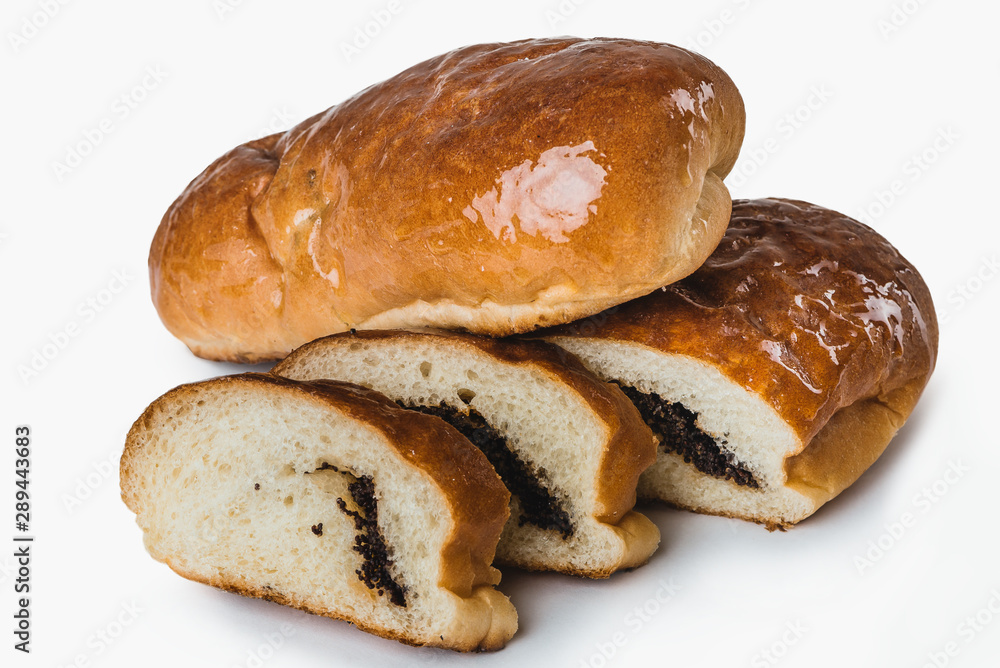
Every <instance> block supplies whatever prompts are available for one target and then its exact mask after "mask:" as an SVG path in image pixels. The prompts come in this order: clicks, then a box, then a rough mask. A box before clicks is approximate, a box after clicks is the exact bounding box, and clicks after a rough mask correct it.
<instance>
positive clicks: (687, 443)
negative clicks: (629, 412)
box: [619, 385, 760, 489]
mask: <svg viewBox="0 0 1000 668" xmlns="http://www.w3.org/2000/svg"><path fill="white" fill-rule="evenodd" d="M619 387H621V388H622V392H624V393H625V395H626V396H627V397H628V398H629V399H631V400H632V403H634V404H635V407H636V408H638V409H639V414H640V415H642V419H643V420H645V422H646V424H647V425H649V428H650V429H652V430H653V433H654V434H656V435H657V436H658V437H659V439H660V445H661V447H663V449H664V450H666V451H667V452H675V453H677V454H679V455H680V456H681V457H683V458H684V461H685V462H687V463H689V464H694V467H695V468H696V469H698V470H699V471H701V472H702V473H705V474H707V475H710V476H715V477H716V478H725V479H726V480H732V481H733V482H735V483H736V484H737V485H741V486H743V487H750V488H752V489H759V488H760V483H758V482H757V480H756V478H754V477H753V474H752V473H750V471H748V470H747V469H746V468H744V467H743V465H742V464H740V462H739V461H737V459H736V456H735V455H733V453H731V452H729V451H726V450H723V449H722V445H725V441H723V442H722V443H721V444H720V443H718V442H717V441H716V440H715V439H714V438H712V437H711V436H709V435H708V434H706V433H705V432H703V431H702V430H701V429H699V428H698V425H697V424H696V421H697V420H698V414H697V413H695V412H693V411H690V410H688V409H687V408H685V407H684V406H683V405H682V404H679V403H671V402H669V401H666V400H664V399H663V398H662V397H660V396H659V395H658V394H647V393H645V392H641V391H639V390H637V389H636V388H634V387H629V386H628V385H619Z"/></svg>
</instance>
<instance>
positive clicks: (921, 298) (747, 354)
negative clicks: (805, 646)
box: [539, 199, 938, 528]
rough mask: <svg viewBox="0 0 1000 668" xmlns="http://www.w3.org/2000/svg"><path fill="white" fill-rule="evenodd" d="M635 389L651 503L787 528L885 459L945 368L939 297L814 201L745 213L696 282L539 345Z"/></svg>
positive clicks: (743, 209)
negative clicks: (647, 440) (648, 451)
mask: <svg viewBox="0 0 1000 668" xmlns="http://www.w3.org/2000/svg"><path fill="white" fill-rule="evenodd" d="M539 334H540V335H541V336H543V337H544V338H545V339H546V340H548V341H551V342H554V343H557V344H559V345H560V346H563V347H564V348H566V349H567V350H569V351H570V352H572V353H573V354H575V355H577V356H578V357H579V358H580V359H582V360H583V361H584V363H585V364H586V365H587V366H588V367H589V368H590V369H591V370H593V371H594V372H595V373H596V374H597V375H598V376H600V377H602V378H605V379H607V380H613V381H614V382H617V383H619V384H620V385H622V386H623V387H624V388H625V389H626V392H627V393H628V394H630V396H631V397H633V398H634V399H635V400H636V403H637V405H638V407H639V409H640V412H642V413H644V417H645V418H646V419H647V422H648V423H649V424H650V425H651V426H652V428H653V431H654V433H657V432H658V433H659V435H660V437H661V440H662V441H663V443H662V445H663V447H662V448H661V450H660V452H659V455H658V459H657V462H656V463H655V464H654V465H653V466H651V467H650V468H649V469H648V470H647V471H646V473H644V474H643V476H642V478H641V479H640V482H639V495H640V497H645V498H654V499H662V500H664V501H667V502H669V503H672V504H674V505H677V506H680V507H683V508H689V509H692V510H697V511H699V512H706V513H713V514H719V515H727V516H731V517H740V518H744V519H748V520H754V521H757V522H761V523H764V524H766V525H768V526H769V527H772V528H774V527H786V526H788V525H791V524H794V523H796V522H798V521H799V520H801V519H803V518H805V517H808V516H809V515H811V514H812V513H813V512H815V511H816V510H817V509H818V508H819V507H820V506H821V505H822V504H824V503H826V502H827V501H829V500H830V499H831V498H833V497H834V496H836V495H837V494H839V493H840V492H841V491H842V490H844V489H845V488H846V487H847V486H848V485H850V484H851V483H853V482H854V481H855V480H856V479H857V478H858V477H859V476H860V475H861V474H862V473H863V472H864V471H865V470H866V469H867V468H868V467H869V466H871V464H872V463H873V462H874V461H875V460H876V459H877V458H878V457H879V455H880V454H881V453H882V451H883V450H884V449H885V447H886V445H887V444H888V443H889V441H890V439H891V438H892V437H893V435H894V434H895V433H896V431H897V430H898V429H899V428H900V426H902V424H903V422H904V421H905V420H906V418H907V416H908V415H909V414H910V412H911V411H912V410H913V407H914V405H915V404H916V402H917V399H918V398H919V397H920V394H921V391H922V390H923V388H924V385H925V384H926V383H927V380H928V378H929V377H930V374H931V372H932V370H933V369H934V363H935V359H936V356H937V341H938V328H937V320H936V317H935V313H934V305H933V303H932V301H931V295H930V292H929V291H928V289H927V286H926V285H925V284H924V281H923V279H922V278H921V277H920V274H919V273H918V272H917V270H916V269H915V268H914V267H913V265H911V264H910V263H909V262H907V261H906V260H905V259H904V258H903V257H902V256H901V255H900V254H899V252H898V251H896V249H895V248H893V247H892V246H891V245H890V244H889V243H888V242H887V241H886V240H885V239H884V238H882V237H881V236H880V235H879V234H878V233H876V232H875V231H874V230H872V229H870V228H868V227H866V226H864V225H862V224H861V223H859V222H857V221H854V220H852V219H850V218H848V217H846V216H843V215H841V214H839V213H836V212H834V211H830V210H829V209H824V208H822V207H819V206H815V205H813V204H808V203H806V202H798V201H792V200H779V199H764V200H752V201H748V200H738V201H736V202H734V203H733V218H732V222H731V223H730V227H729V230H728V231H727V232H726V236H725V238H724V239H723V240H722V243H720V244H719V247H718V248H717V249H716V250H715V252H714V253H713V255H712V256H711V257H710V258H709V259H708V261H707V262H706V263H705V265H704V266H703V267H701V268H700V269H699V270H698V271H696V272H695V273H694V274H692V275H691V276H689V277H687V278H686V279H684V280H683V281H680V282H678V283H675V284H673V285H671V286H668V287H666V288H664V289H663V290H659V291H656V292H654V293H653V294H651V295H649V296H647V297H644V298H642V299H638V300H635V301H633V302H630V303H628V304H625V305H623V306H621V307H619V308H617V309H612V310H609V311H607V312H606V313H603V314H600V315H598V316H595V317H593V318H590V319H588V320H584V321H581V322H580V323H574V324H572V325H568V326H563V327H557V328H554V329H551V330H546V331H544V332H541V333H539Z"/></svg>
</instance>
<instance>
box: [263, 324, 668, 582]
mask: <svg viewBox="0 0 1000 668" xmlns="http://www.w3.org/2000/svg"><path fill="white" fill-rule="evenodd" d="M560 352H562V351H560V349H558V348H556V347H555V346H552V345H549V344H546V343H543V342H541V341H510V340H496V339H489V338H485V337H480V336H473V335H471V334H458V333H453V332H434V331H424V332H407V331H385V330H383V331H370V332H358V333H356V334H351V333H345V334H338V335H334V336H329V337H326V338H323V339H319V340H318V341H313V342H312V343H308V344H306V345H305V346H303V347H301V348H299V349H297V350H295V351H294V352H292V354H291V355H289V356H288V357H286V358H285V359H284V360H283V361H281V362H280V363H279V364H278V365H277V366H276V367H275V368H274V371H273V372H274V373H276V374H280V375H282V376H286V377H289V378H294V379H298V380H314V379H323V378H331V379H335V380H346V381H350V382H354V383H358V384H360V385H364V386H365V387H371V388H373V389H375V390H378V391H379V392H383V393H385V394H386V395H387V396H388V397H389V398H391V399H393V400H394V401H396V402H397V403H398V404H400V405H403V406H408V407H411V408H413V409H414V411H415V412H417V411H420V412H429V413H430V414H432V415H437V416H439V417H441V418H443V419H444V420H446V421H449V422H451V423H452V424H454V425H455V426H456V427H457V428H458V429H459V431H461V432H462V433H463V434H464V435H465V436H466V437H468V438H469V440H470V441H472V443H473V444H474V445H476V446H477V447H478V448H480V449H481V450H482V451H483V452H484V453H485V454H486V456H487V458H488V459H489V460H490V462H491V463H493V464H494V466H495V467H496V469H497V472H498V473H499V474H500V478H501V480H503V482H504V484H505V485H506V486H507V488H508V490H509V491H510V492H511V516H510V519H509V520H508V521H507V524H506V526H505V527H504V530H503V533H502V534H501V537H500V544H499V546H498V547H497V557H496V558H497V562H498V563H501V564H512V565H515V566H520V567H522V568H529V569H532V570H547V571H560V572H564V573H572V574H575V575H583V576H587V577H596V578H605V577H608V576H609V575H610V574H611V573H613V572H615V571H617V570H619V569H622V568H632V567H635V566H639V565H641V564H644V563H645V562H646V560H647V559H649V556H650V555H651V554H652V553H653V551H654V550H655V549H656V546H657V545H658V544H659V541H660V532H659V530H658V529H657V528H656V525H654V524H653V523H652V522H651V521H650V520H649V519H648V518H647V517H646V516H645V515H641V514H639V513H637V512H635V511H633V510H632V507H633V506H634V505H635V487H636V482H637V481H638V479H639V474H640V473H642V472H643V471H644V470H645V469H646V468H647V467H648V466H649V465H650V464H652V463H653V461H654V460H655V458H656V442H655V441H654V439H653V434H652V433H651V432H650V431H649V428H648V427H646V425H645V424H643V422H642V418H641V417H640V416H639V413H638V412H637V411H636V409H635V407H634V406H632V404H631V403H630V402H629V400H628V399H627V398H626V397H625V395H624V394H622V392H621V390H619V389H618V388H617V387H615V386H613V385H611V384H608V383H604V382H602V381H600V380H598V379H597V378H595V377H594V376H593V375H592V374H591V373H590V372H588V371H587V370H586V369H585V368H583V366H582V365H581V364H580V363H579V362H578V361H577V360H575V359H573V358H572V356H568V355H565V354H564V355H563V359H562V361H560V359H559V357H560V355H559V353H560Z"/></svg>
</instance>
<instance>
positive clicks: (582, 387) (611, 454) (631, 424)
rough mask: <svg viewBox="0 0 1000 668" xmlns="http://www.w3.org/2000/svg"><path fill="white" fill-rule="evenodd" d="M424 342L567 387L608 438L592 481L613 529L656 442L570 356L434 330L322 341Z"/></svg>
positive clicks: (624, 400)
mask: <svg viewBox="0 0 1000 668" xmlns="http://www.w3.org/2000/svg"><path fill="white" fill-rule="evenodd" d="M426 337H434V338H438V339H443V340H446V341H447V342H448V345H451V346H469V347H471V348H475V349H476V350H479V351H482V352H483V353H486V354H487V355H490V356H491V357H494V358H495V359H497V360H499V361H501V362H505V363H508V364H515V365H519V366H528V365H530V366H533V367H534V368H536V369H538V370H539V371H541V372H542V373H544V374H545V375H547V376H548V377H550V378H552V379H554V380H555V381H557V382H560V383H565V384H566V385H568V386H569V387H570V388H572V389H573V391H574V392H576V393H577V394H578V395H579V396H580V398H581V399H582V400H583V401H584V402H586V404H587V405H588V406H589V408H590V409H591V411H592V412H593V413H594V415H596V416H597V417H598V418H599V419H600V420H601V422H602V423H603V424H604V426H605V429H606V433H607V435H608V440H607V447H606V448H605V450H604V454H603V456H602V459H601V466H600V468H599V470H598V473H597V479H596V485H597V495H596V500H597V501H596V506H595V507H596V509H597V514H596V519H598V520H599V521H601V522H604V523H606V524H616V523H617V522H619V521H621V519H622V518H623V517H625V515H626V514H627V513H628V512H629V511H631V510H632V507H633V506H634V505H635V489H636V483H637V482H638V480H639V476H640V475H641V474H642V472H643V471H644V470H645V469H646V468H648V467H649V466H650V465H651V464H652V463H653V462H654V461H656V439H655V438H654V437H653V434H652V432H651V431H650V430H649V427H647V426H646V423H645V422H643V420H642V416H640V415H639V411H637V410H636V408H635V406H634V405H633V404H632V402H631V401H629V400H628V397H626V396H625V394H624V393H623V392H622V391H621V390H620V389H619V388H618V387H617V386H615V385H614V384H612V383H605V382H603V381H601V380H600V379H598V378H597V377H595V376H594V375H593V374H592V373H591V372H590V371H588V370H587V368H586V367H584V366H583V363H581V362H580V360H579V359H577V357H576V356H575V355H572V354H571V353H569V352H567V351H565V350H563V349H562V348H559V347H558V346H555V345H552V344H549V343H545V342H544V341H529V340H512V339H492V338H488V337H483V336H476V335H473V334H466V333H463V332H449V331H444V330H435V329H420V330H416V329H414V330H367V331H358V332H346V333H343V334H335V335H332V336H330V337H325V339H324V340H326V341H328V342H330V343H333V342H339V341H347V340H351V339H363V340H390V341H391V340H400V341H402V340H406V339H407V338H426ZM317 345H323V344H322V340H321V341H315V342H313V343H311V344H309V346H308V348H310V349H312V348H313V347H314V346H317ZM307 354H311V351H310V350H306V349H299V350H296V351H293V352H292V353H291V354H290V355H289V356H288V357H287V358H285V359H284V360H283V361H282V362H279V363H278V364H277V365H276V366H275V368H274V369H273V370H272V373H275V374H278V375H281V374H282V372H283V369H286V368H292V367H294V365H295V364H296V359H297V358H298V357H299V356H300V355H307Z"/></svg>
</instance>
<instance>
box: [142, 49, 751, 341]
mask: <svg viewBox="0 0 1000 668" xmlns="http://www.w3.org/2000/svg"><path fill="white" fill-rule="evenodd" d="M743 129H744V112H743V102H742V99H741V98H740V95H739V93H738V91H737V90H736V87H735V86H734V85H733V83H732V81H731V80H730V79H729V77H728V76H726V74H725V73H724V72H722V70H720V69H719V68H718V67H716V66H715V65H714V64H712V63H711V62H710V61H708V60H706V59H705V58H703V57H701V56H699V55H697V54H693V53H691V52H688V51H685V50H684V49H680V48H678V47H674V46H670V45H665V44H657V43H653V42H637V41H631V40H612V39H595V40H580V39H571V38H561V39H540V40H527V41H522V42H514V43H509V44H486V45H477V46H471V47H466V48H463V49H459V50H457V51H453V52H450V53H447V54H444V55H442V56H439V57H437V58H433V59H431V60H429V61H426V62H424V63H421V64H419V65H416V66H415V67H413V68H411V69H409V70H407V71H405V72H402V73H401V74H399V75H397V76H395V77H393V78H391V79H389V80H387V81H385V82H383V83H381V84H377V85H375V86H372V87H370V88H368V89H366V90H365V91H362V92H361V93H359V94H358V95H356V96H354V97H353V98H351V99H349V100H346V101H345V102H343V103H342V104H340V105H338V106H336V107H333V108H331V109H330V110H328V111H326V112H324V113H321V114H318V115H316V116H314V117H313V118H310V119H308V120H306V121H304V122H303V123H301V124H300V125H298V126H297V127H295V128H293V129H291V130H290V131H288V132H287V133H284V134H282V135H280V136H272V137H268V138H265V139H262V140H259V141H257V142H251V143H249V144H246V145H244V146H241V147H238V148H236V149H234V150H233V151H231V152H230V153H228V154H227V155H226V156H223V158H221V159H220V160H218V161H216V162H215V163H214V164H213V165H212V166H211V167H209V169H208V170H206V172H205V173H203V174H202V175H201V176H199V177H198V178H197V179H195V181H193V182H192V183H191V185H190V186H188V188H187V190H186V191H185V192H184V193H183V194H182V195H181V196H180V197H179V198H178V200H177V201H176V202H175V203H174V204H173V205H172V206H171V207H170V209H169V210H168V211H167V213H166V215H165V216H164V218H163V221H162V222H161V225H160V229H159V230H158V231H157V235H156V238H155V239H154V242H153V246H152V248H151V251H150V258H149V266H150V276H151V285H152V296H153V301H154V304H155V305H156V307H157V310H158V311H159V313H160V316H161V318H162V320H163V321H164V323H165V324H166V325H167V327H168V328H169V329H170V330H171V332H173V333H174V334H175V335H176V336H178V337H179V338H181V339H182V340H183V341H184V342H185V343H186V344H187V345H188V346H189V347H190V348H191V349H192V350H193V351H194V352H195V353H196V354H198V355H201V356H203V357H208V358H212V359H226V360H236V361H259V360H263V359H275V358H280V357H282V356H284V355H285V354H287V353H288V352H289V351H290V350H292V349H293V348H295V347H297V346H298V345H301V344H302V343H305V342H307V341H310V340H312V339H315V338H318V337H320V336H323V335H326V334H330V333H334V332H340V331H346V330H347V329H349V328H352V327H354V328H358V329H361V328H391V327H403V326H421V325H435V326H442V327H449V328H463V329H467V330H469V331H475V332H478V333H486V334H491V335H503V334H509V333H513V332H521V331H527V330H531V329H534V328H536V327H539V326H542V325H550V324H558V323H560V322H568V321H570V320H573V319H575V318H579V317H583V316H586V315H590V314H593V313H596V312H598V311H599V310H601V309H602V308H606V307H608V306H611V305H613V304H616V303H620V302H622V301H625V300H627V299H630V298H633V297H637V296H639V295H642V294H646V293H648V292H649V291H651V290H653V289H655V288H657V287H659V286H661V285H665V284H667V283H669V282H671V281H674V280H677V279H679V278H681V277H683V276H685V275H687V274H688V273H690V272H691V271H693V270H694V269H695V268H696V267H697V266H698V265H699V264H701V262H702V261H703V260H704V258H705V257H706V256H707V255H708V254H709V253H710V252H711V249H712V248H714V246H715V244H716V242H717V241H718V239H719V238H720V237H721V236H722V233H723V231H724V229H725V225H726V223H727V221H728V216H729V207H730V201H729V195H728V192H727V191H726V189H725V186H724V185H723V184H722V178H723V177H724V176H725V175H726V174H727V173H728V171H729V170H730V169H731V167H732V165H733V163H734V161H735V159H736V156H737V154H738V151H739V146H740V144H741V142H742V138H743Z"/></svg>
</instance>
